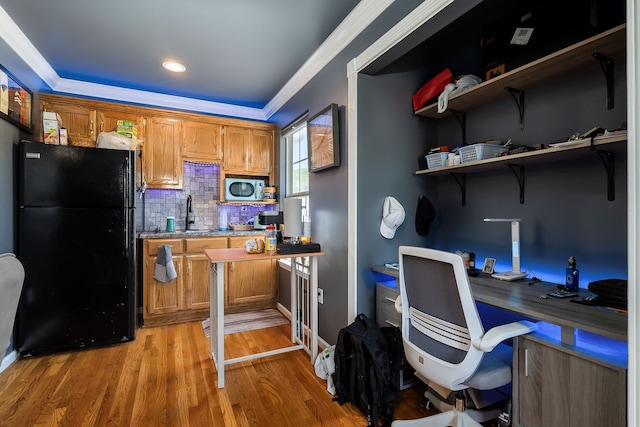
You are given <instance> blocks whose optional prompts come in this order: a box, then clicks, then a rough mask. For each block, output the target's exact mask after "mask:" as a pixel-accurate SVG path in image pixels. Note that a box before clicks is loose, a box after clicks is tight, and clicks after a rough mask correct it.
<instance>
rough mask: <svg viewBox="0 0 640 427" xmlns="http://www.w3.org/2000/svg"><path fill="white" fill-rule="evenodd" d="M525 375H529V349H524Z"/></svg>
mask: <svg viewBox="0 0 640 427" xmlns="http://www.w3.org/2000/svg"><path fill="white" fill-rule="evenodd" d="M524 376H525V377H528V376H529V349H528V348H525V349H524Z"/></svg>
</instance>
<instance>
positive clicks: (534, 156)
mask: <svg viewBox="0 0 640 427" xmlns="http://www.w3.org/2000/svg"><path fill="white" fill-rule="evenodd" d="M626 147H627V134H626V133H624V134H621V135H613V136H600V137H596V138H594V139H593V141H592V140H591V138H586V139H578V140H576V141H574V143H573V144H571V145H565V146H562V147H550V148H544V149H541V150H536V151H528V152H525V153H518V154H511V155H507V156H501V157H494V158H491V159H485V160H478V161H475V162H470V163H462V164H459V165H454V166H444V167H441V168H433V169H424V170H419V171H416V175H432V176H441V175H451V176H453V177H454V178H455V179H456V181H457V182H458V185H459V186H460V190H461V192H462V205H463V206H464V205H465V200H466V181H465V179H464V176H465V175H466V174H469V173H479V172H486V171H491V170H496V169H498V168H500V167H503V166H507V167H509V168H510V169H511V170H512V171H513V172H514V174H515V175H516V177H517V179H518V184H519V187H520V203H524V170H525V169H524V168H525V166H527V165H534V164H549V163H553V162H561V161H566V160H569V159H576V158H578V157H586V156H593V155H594V153H596V154H598V155H599V156H600V157H601V158H602V160H603V162H604V163H605V168H606V172H607V199H608V200H609V201H612V200H614V198H615V197H614V190H615V185H614V184H615V182H614V176H615V174H614V156H615V153H622V152H625V151H626ZM514 168H517V172H516V170H515V169H514ZM461 176H462V179H461V178H460V177H461Z"/></svg>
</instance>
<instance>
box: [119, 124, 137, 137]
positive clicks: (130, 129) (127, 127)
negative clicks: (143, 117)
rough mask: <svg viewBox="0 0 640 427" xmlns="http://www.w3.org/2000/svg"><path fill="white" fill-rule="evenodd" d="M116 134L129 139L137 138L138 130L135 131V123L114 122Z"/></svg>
mask: <svg viewBox="0 0 640 427" xmlns="http://www.w3.org/2000/svg"><path fill="white" fill-rule="evenodd" d="M116 133H118V134H120V135H123V136H126V137H127V138H131V139H133V138H137V137H138V129H136V126H135V123H133V122H132V121H130V120H118V121H117V122H116Z"/></svg>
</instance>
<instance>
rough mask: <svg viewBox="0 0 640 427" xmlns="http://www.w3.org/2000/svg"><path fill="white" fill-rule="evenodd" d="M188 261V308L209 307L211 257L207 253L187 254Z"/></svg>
mask: <svg viewBox="0 0 640 427" xmlns="http://www.w3.org/2000/svg"><path fill="white" fill-rule="evenodd" d="M185 260H186V263H187V286H186V293H187V295H186V307H185V308H186V309H187V310H198V309H201V308H205V309H206V308H209V265H210V263H209V258H207V256H206V255H205V254H197V255H185Z"/></svg>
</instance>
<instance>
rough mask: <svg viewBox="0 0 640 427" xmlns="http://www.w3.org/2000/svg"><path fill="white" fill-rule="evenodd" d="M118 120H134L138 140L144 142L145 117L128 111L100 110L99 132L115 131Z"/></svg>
mask: <svg viewBox="0 0 640 427" xmlns="http://www.w3.org/2000/svg"><path fill="white" fill-rule="evenodd" d="M118 120H126V121H129V122H132V123H133V124H134V126H135V127H136V131H137V132H138V133H137V139H138V142H144V136H145V126H144V117H142V116H140V115H138V114H136V113H132V112H127V111H120V110H110V109H109V110H98V134H99V133H100V132H113V131H115V130H116V129H117V127H118Z"/></svg>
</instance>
